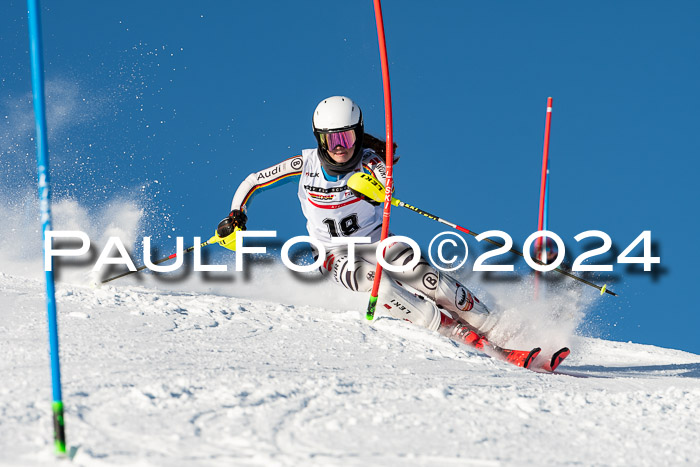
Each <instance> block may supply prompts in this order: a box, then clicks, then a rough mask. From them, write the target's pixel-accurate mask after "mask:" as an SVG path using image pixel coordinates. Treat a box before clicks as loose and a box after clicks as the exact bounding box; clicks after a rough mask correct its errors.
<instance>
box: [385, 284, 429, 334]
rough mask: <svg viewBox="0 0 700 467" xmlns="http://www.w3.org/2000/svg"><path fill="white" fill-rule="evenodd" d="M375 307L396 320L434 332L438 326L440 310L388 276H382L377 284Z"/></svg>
mask: <svg viewBox="0 0 700 467" xmlns="http://www.w3.org/2000/svg"><path fill="white" fill-rule="evenodd" d="M377 307H381V308H382V309H383V310H387V312H388V313H389V314H390V315H391V316H393V317H394V318H397V319H403V320H406V321H410V322H411V323H413V324H417V325H418V326H423V327H425V328H428V329H430V330H431V331H436V330H437V329H438V327H439V326H440V314H441V313H440V310H439V309H438V308H437V306H436V305H435V304H434V303H433V302H432V301H430V300H427V299H424V298H422V297H420V296H417V295H415V294H414V293H412V292H410V291H409V290H407V289H405V288H404V287H403V286H402V285H401V284H400V283H399V282H397V281H396V280H394V279H393V278H392V277H391V276H389V275H388V274H384V275H382V280H381V283H380V284H379V297H378V300H377Z"/></svg>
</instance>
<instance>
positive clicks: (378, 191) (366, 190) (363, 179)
mask: <svg viewBox="0 0 700 467" xmlns="http://www.w3.org/2000/svg"><path fill="white" fill-rule="evenodd" d="M348 187H349V188H351V189H353V190H355V191H358V192H360V193H361V194H363V195H365V196H367V197H369V198H371V199H372V200H373V201H377V202H382V201H384V187H383V186H382V184H381V183H380V182H379V181H378V180H377V179H376V178H374V177H373V176H371V175H369V174H365V173H356V174H354V175H353V176H352V177H350V180H348ZM391 204H392V205H393V206H398V207H401V208H407V209H410V210H411V211H413V212H417V213H418V214H421V215H423V216H425V217H427V218H428V219H431V220H434V221H437V222H440V223H441V224H445V225H449V226H450V227H452V228H453V229H456V230H459V231H461V232H464V233H466V234H469V235H471V236H473V237H478V236H479V234H478V233H476V232H473V231H471V230H469V229H466V228H464V227H461V226H459V225H457V224H455V223H453V222H449V221H447V220H445V219H442V218H440V217H438V216H436V215H434V214H430V213H429V212H427V211H423V210H422V209H420V208H417V207H415V206H412V205H410V204H407V203H404V202H403V201H401V200H398V199H396V198H391ZM484 240H486V241H487V242H489V243H491V244H493V245H496V246H499V247H502V246H504V245H503V243H500V242H497V241H495V240H491V239H490V238H485V239H484ZM508 251H510V252H511V253H515V254H516V255H518V256H522V257H523V258H524V257H525V255H524V254H523V253H521V252H520V251H518V250H516V249H514V248H511V249H510V250H508ZM531 259H532V261H534V262H535V263H537V264H539V265H542V266H546V263H543V262H542V261H540V260H539V259H536V258H531ZM554 271H557V272H558V273H560V274H564V275H565V276H568V277H570V278H572V279H575V280H577V281H579V282H582V283H584V284H586V285H589V286H591V287H593V288H595V289H598V290H600V294H601V295H603V293H608V294H610V295H613V296H615V297H617V294H616V293H615V292H613V291H612V290H608V288H607V285H603V286H602V287H601V286H599V285H597V284H594V283H593V282H589V281H587V280H586V279H583V278H581V277H578V276H576V275H574V274H571V273H570V272H568V271H565V270H563V269H561V268H558V267H557V268H554Z"/></svg>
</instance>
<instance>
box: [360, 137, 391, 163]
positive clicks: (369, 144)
mask: <svg viewBox="0 0 700 467" xmlns="http://www.w3.org/2000/svg"><path fill="white" fill-rule="evenodd" d="M393 144H394V154H396V148H398V147H399V145H398V144H396V143H393ZM362 147H364V148H366V149H371V150H372V151H374V152H376V153H377V155H378V156H379V157H381V158H382V160H383V161H385V162H386V141H383V140H381V139H379V138H377V137H376V136H372V135H370V134H369V133H365V136H364V138H363V140H362Z"/></svg>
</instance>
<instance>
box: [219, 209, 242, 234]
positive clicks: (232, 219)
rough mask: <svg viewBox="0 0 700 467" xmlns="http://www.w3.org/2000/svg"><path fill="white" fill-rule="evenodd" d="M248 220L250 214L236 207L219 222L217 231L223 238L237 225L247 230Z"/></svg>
mask: <svg viewBox="0 0 700 467" xmlns="http://www.w3.org/2000/svg"><path fill="white" fill-rule="evenodd" d="M246 222H248V216H246V215H245V213H244V212H243V211H241V210H239V209H234V210H233V211H231V213H230V214H229V215H228V217H225V218H224V219H222V221H221V222H219V226H218V227H217V228H216V233H217V234H218V235H219V237H221V238H225V237H228V236H229V235H231V234H232V233H233V231H234V229H235V228H236V227H238V228H239V229H241V230H245V229H246V227H245V223H246Z"/></svg>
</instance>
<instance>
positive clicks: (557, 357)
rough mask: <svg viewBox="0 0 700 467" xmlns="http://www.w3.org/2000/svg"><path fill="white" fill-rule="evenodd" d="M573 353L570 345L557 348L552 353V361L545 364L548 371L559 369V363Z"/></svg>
mask: <svg viewBox="0 0 700 467" xmlns="http://www.w3.org/2000/svg"><path fill="white" fill-rule="evenodd" d="M570 353H571V350H569V348H568V347H562V348H561V349H559V350H557V351H556V352H554V354H553V355H552V359H551V361H550V362H549V363H548V364H546V365H545V366H544V369H545V370H547V371H554V370H556V369H557V367H558V366H559V364H560V363H561V362H562V361H563V360H564V359H565V358H566V357H568V356H569V354H570Z"/></svg>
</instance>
